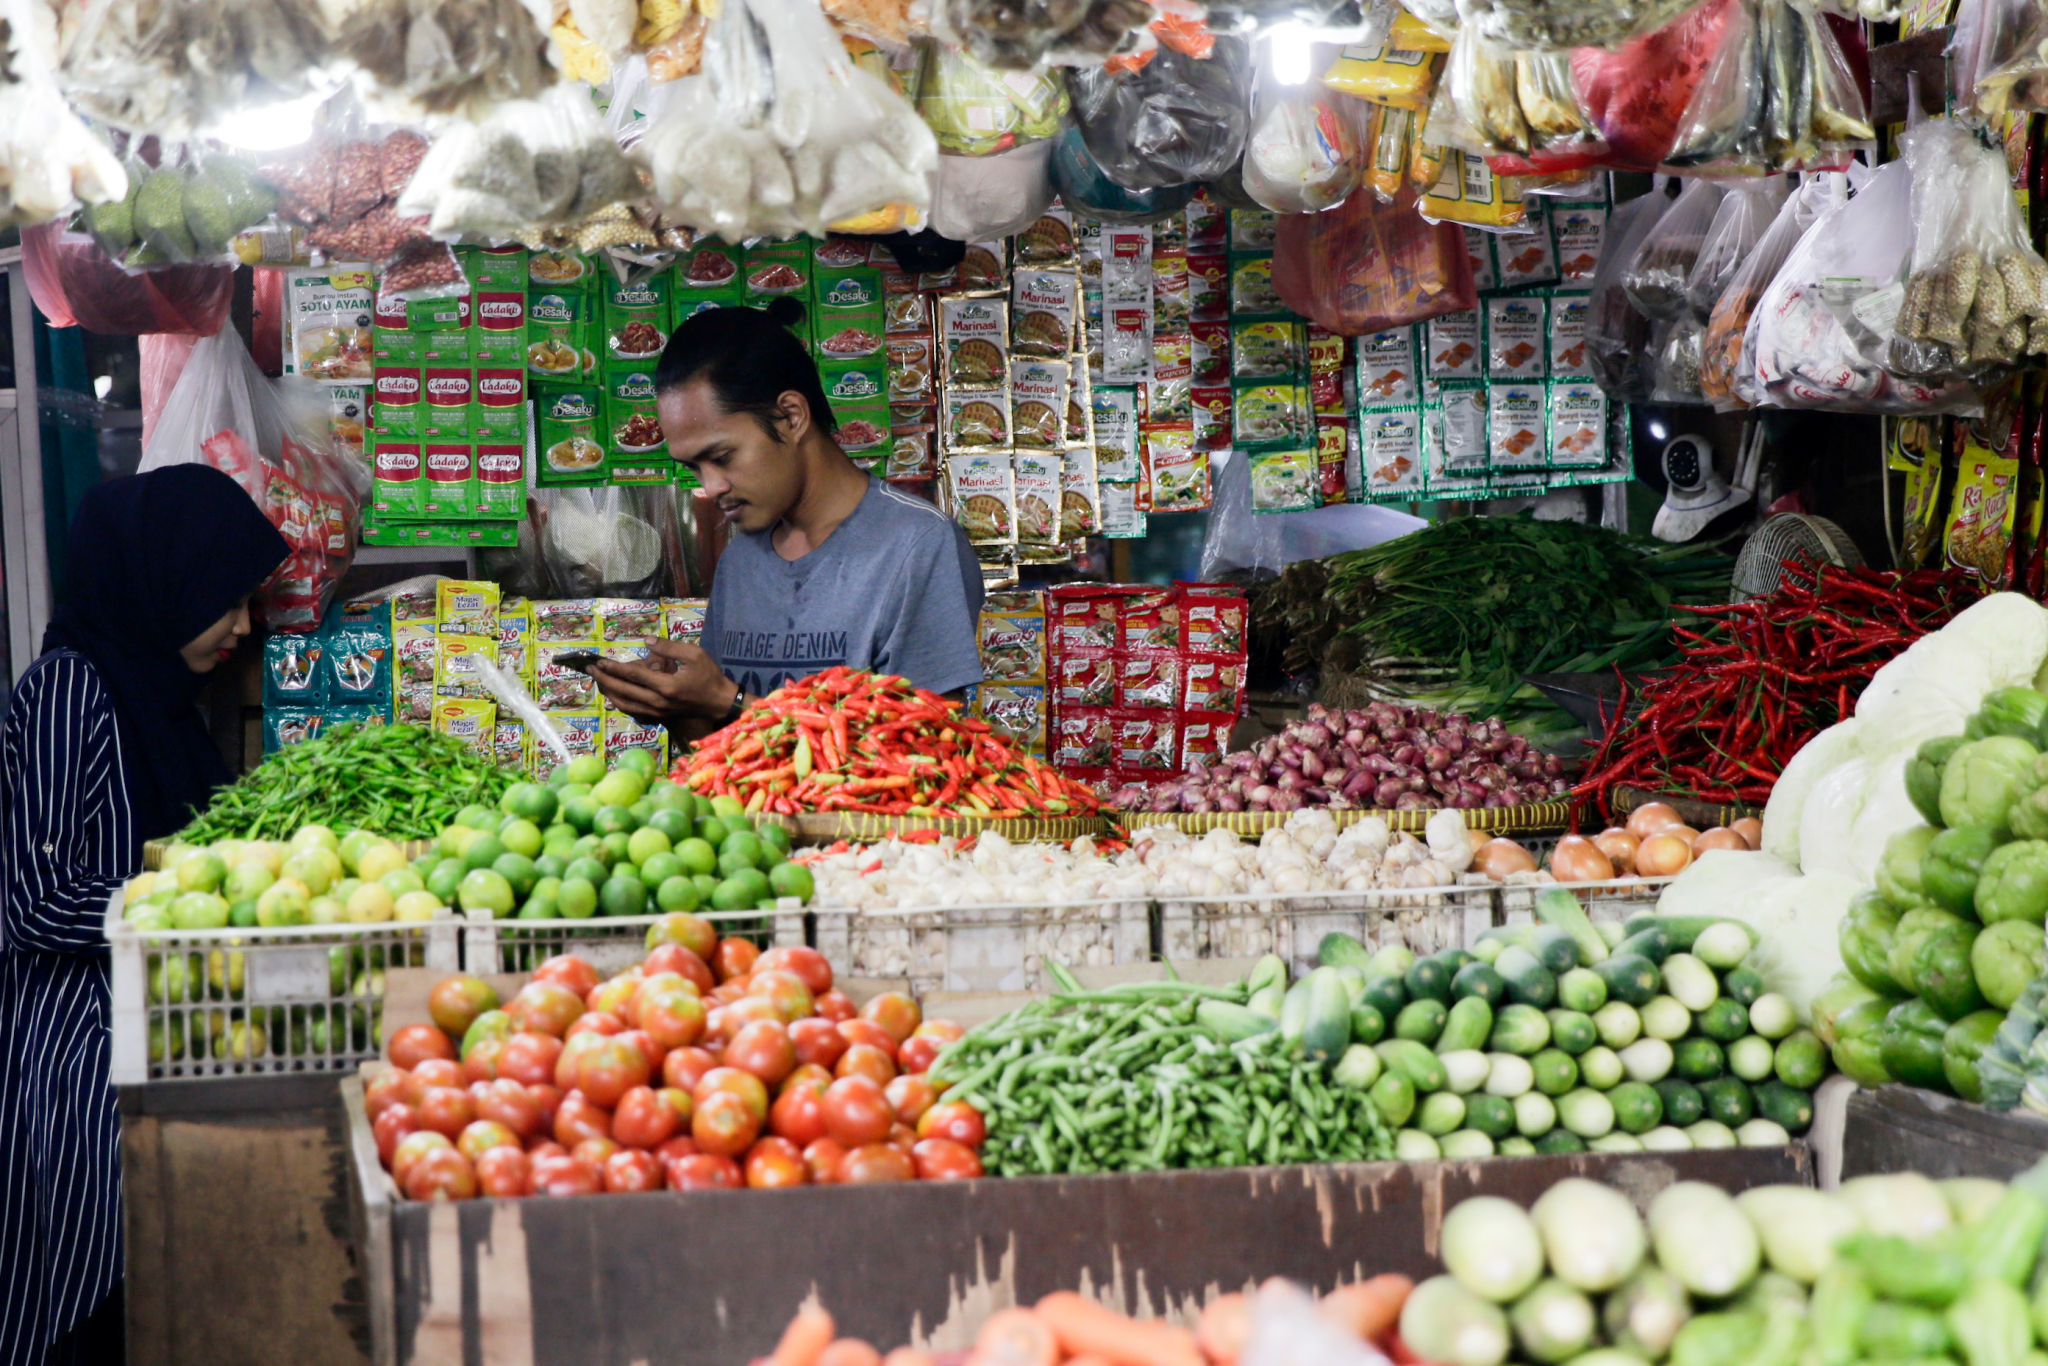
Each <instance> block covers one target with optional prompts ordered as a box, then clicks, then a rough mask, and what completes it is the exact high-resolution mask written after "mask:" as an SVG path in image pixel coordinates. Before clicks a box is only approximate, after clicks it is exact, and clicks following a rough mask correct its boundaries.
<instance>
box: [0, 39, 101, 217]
mask: <svg viewBox="0 0 2048 1366" xmlns="http://www.w3.org/2000/svg"><path fill="white" fill-rule="evenodd" d="M31 11H33V13H31ZM75 17H76V16H74V18H75ZM95 17H99V16H95ZM0 18H5V19H6V21H7V42H6V58H7V60H6V62H5V68H6V70H5V76H4V79H0V166H5V167H6V169H7V173H6V175H5V177H4V178H0V226H12V225H16V224H29V223H47V222H49V221H51V220H52V219H56V218H59V217H62V216H63V215H65V214H67V213H70V212H71V211H72V210H73V209H75V208H77V207H78V206H79V205H80V204H81V203H84V204H101V203H108V202H119V201H120V200H121V198H122V197H123V196H124V195H125V194H126V193H127V191H128V178H127V175H126V173H125V171H124V170H123V168H122V166H121V163H120V162H119V161H118V160H116V159H115V157H114V155H113V153H112V152H110V151H108V150H107V148H106V146H105V144H103V143H102V142H101V141H100V139H99V137H98V135H97V134H95V133H93V132H92V131H91V130H90V129H88V128H87V127H86V126H85V124H84V123H83V122H82V121H81V120H80V119H79V117H78V115H76V114H74V113H72V112H71V106H70V105H68V104H67V103H66V102H65V96H64V93H63V92H62V91H61V90H60V89H59V88H58V86H57V81H56V73H55V68H56V62H57V52H56V39H57V25H56V22H55V19H54V16H52V15H50V14H47V13H44V12H43V7H42V6H41V5H40V4H36V5H31V4H30V3H28V0H12V3H10V4H9V5H8V6H7V8H6V10H5V11H4V12H0Z"/></svg>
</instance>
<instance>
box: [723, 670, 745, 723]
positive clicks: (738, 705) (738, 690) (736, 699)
mask: <svg viewBox="0 0 2048 1366" xmlns="http://www.w3.org/2000/svg"><path fill="white" fill-rule="evenodd" d="M726 681H727V682H728V683H731V682H732V680H731V679H727V680H726ZM746 709H747V690H746V689H745V688H742V687H741V686H740V685H739V684H737V683H733V685H732V705H731V706H729V707H727V708H726V709H725V719H723V720H722V721H720V722H719V723H718V724H719V725H720V726H729V725H731V724H732V723H733V722H735V721H737V720H739V719H740V714H741V713H742V712H744V711H745V710H746Z"/></svg>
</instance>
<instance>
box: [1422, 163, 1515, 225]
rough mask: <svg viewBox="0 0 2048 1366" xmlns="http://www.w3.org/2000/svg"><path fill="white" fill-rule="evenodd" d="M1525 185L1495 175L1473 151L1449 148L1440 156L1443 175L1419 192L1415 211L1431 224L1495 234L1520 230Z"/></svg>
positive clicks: (1513, 178) (1510, 178) (1512, 179)
mask: <svg viewBox="0 0 2048 1366" xmlns="http://www.w3.org/2000/svg"><path fill="white" fill-rule="evenodd" d="M1529 183H1530V182H1529V181H1528V180H1527V179H1525V178H1523V177H1519V176H1497V175H1495V174H1494V173H1493V168H1492V167H1490V166H1488V165H1487V164H1486V158H1485V157H1483V156H1481V155H1479V153H1477V152H1468V151H1465V150H1463V149H1462V148H1455V147H1454V148H1449V149H1446V150H1445V153H1444V168H1443V173H1442V174H1441V175H1439V176H1438V177H1437V178H1436V183H1435V184H1433V185H1431V186H1430V187H1429V189H1428V190H1427V191H1425V192H1424V193H1423V196H1422V202H1421V204H1420V205H1418V206H1417V208H1418V210H1419V211H1420V212H1421V214H1422V216H1423V217H1424V218H1427V219H1429V220H1430V221H1431V222H1435V223H1464V224H1466V225H1468V226H1470V227H1475V228H1486V229H1489V230H1491V231H1494V232H1499V231H1501V230H1502V229H1505V228H1514V227H1520V226H1521V224H1522V222H1523V220H1524V219H1526V218H1527V217H1528V211H1527V209H1526V207H1525V206H1524V205H1523V203H1522V196H1523V194H1525V193H1526V192H1527V190H1528V186H1529Z"/></svg>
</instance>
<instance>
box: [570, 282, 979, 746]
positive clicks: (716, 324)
mask: <svg viewBox="0 0 2048 1366" xmlns="http://www.w3.org/2000/svg"><path fill="white" fill-rule="evenodd" d="M801 317H802V309H801V306H800V305H797V304H795V302H794V301H793V300H786V299H781V300H777V301H776V303H775V304H774V305H772V306H771V307H769V308H768V309H766V310H762V309H752V308H721V309H710V310H707V311H705V312H703V313H699V314H697V315H695V316H694V317H692V318H690V319H689V320H688V321H686V322H684V323H683V325H682V326H680V327H678V328H677V329H676V330H675V334H674V335H673V336H671V337H670V338H669V342H668V346H667V348H666V349H665V350H664V351H663V352H662V356H661V364H660V366H659V368H658V369H657V370H656V371H655V390H656V403H657V411H658V413H659V416H660V419H661V428H662V434H663V435H664V436H665V437H667V439H668V448H669V454H671V455H672V456H674V457H675V458H676V459H677V460H680V461H681V462H683V463H684V464H685V465H688V466H689V467H690V468H691V469H692V470H694V471H695V472H696V475H697V478H698V481H699V482H700V483H701V484H702V485H703V487H704V495H705V496H707V497H710V498H713V499H716V500H717V502H718V506H719V509H720V510H721V511H722V512H724V513H725V516H726V520H727V521H728V522H729V523H731V525H732V530H733V537H732V540H731V542H730V543H729V544H728V545H727V546H726V548H725V553H724V554H723V555H722V556H720V557H719V561H718V573H717V575H716V576H715V577H714V579H713V581H712V585H711V605H710V607H709V609H708V610H707V611H706V613H705V617H704V637H703V645H702V647H701V648H700V647H699V646H696V645H690V644H686V643H683V642H680V641H657V642H655V643H654V646H653V649H654V652H655V654H656V655H657V656H658V658H657V659H655V660H654V661H651V662H650V663H648V664H626V663H620V662H618V661H614V660H604V661H601V662H599V663H597V664H594V665H592V667H591V672H592V676H593V677H594V678H596V679H597V683H598V686H599V687H600V688H602V689H603V690H604V693H605V696H606V697H607V698H609V699H610V700H611V702H612V705H614V706H616V707H618V708H619V709H620V710H621V711H624V712H626V713H627V714H629V715H631V716H633V717H635V718H637V719H639V720H642V721H660V722H663V723H665V724H667V725H668V726H669V727H670V728H671V729H672V730H675V731H677V732H679V735H680V738H683V739H694V738H696V737H697V736H699V735H702V734H705V733H707V732H708V731H711V730H714V729H716V728H718V727H719V726H723V725H726V724H728V723H729V722H731V721H732V720H733V719H734V718H735V717H737V716H738V715H739V713H740V710H741V709H742V708H743V707H744V706H745V705H746V704H747V702H748V701H749V700H750V699H752V698H756V697H759V696H761V695H762V694H764V693H767V692H771V691H773V690H774V689H775V688H777V687H779V686H781V685H782V684H783V683H785V682H788V681H789V680H790V679H793V678H802V677H805V676H806V675H809V674H814V673H817V672H818V671H820V670H822V669H829V668H831V667H833V666H834V665H837V664H845V665H849V666H851V667H853V668H857V669H875V670H879V671H881V672H885V673H894V674H902V675H903V676H904V677H906V678H908V679H909V680H910V681H911V682H912V683H914V684H916V685H917V686H919V687H922V688H929V689H931V690H932V691H933V692H939V693H957V692H959V691H960V690H961V689H963V688H966V687H968V686H970V685H971V684H975V683H979V682H980V681H981V660H980V656H979V653H978V651H977V650H976V646H975V616H976V614H977V613H978V612H979V611H980V610H981V595H982V590H981V569H980V566H979V564H978V563H977V562H976V560H975V557H974V551H973V549H972V547H970V546H969V545H968V542H967V537H966V534H965V533H964V532H962V531H961V530H960V528H959V527H958V526H957V525H955V524H954V523H953V521H952V520H951V519H949V518H948V517H946V515H945V514H944V513H941V512H940V511H939V510H938V509H937V508H935V507H933V506H932V505H931V504H930V503H927V502H925V501H924V500H922V499H920V498H914V497H912V496H911V495H909V494H906V493H903V492H900V491H898V490H896V489H892V488H890V487H889V486H888V485H886V484H884V483H882V482H881V481H880V480H878V479H875V478H873V477H871V476H869V475H867V474H864V473H862V472H861V471H860V470H859V469H858V468H856V467H855V466H854V464H853V462H852V461H850V460H848V459H847V458H846V453H845V452H844V451H842V450H841V449H840V448H839V444H838V442H837V440H836V439H835V436H836V428H835V426H834V424H833V420H832V410H831V408H830V407H829V406H828V405H827V403H826V400H825V394H824V387H823V385H822V384H821V383H820V382H819V379H818V370H817V367H816V366H815V365H813V364H812V363H811V358H810V356H809V354H808V353H806V352H805V350H804V348H803V344H802V343H801V342H800V341H798V340H797V338H796V336H795V335H794V334H793V333H791V332H790V331H789V330H788V326H789V324H790V323H792V322H795V321H798V320H800V319H801Z"/></svg>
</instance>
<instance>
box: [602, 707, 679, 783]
mask: <svg viewBox="0 0 2048 1366" xmlns="http://www.w3.org/2000/svg"><path fill="white" fill-rule="evenodd" d="M603 744H604V761H605V765H606V766H607V767H610V766H613V765H616V764H617V763H618V762H619V756H620V755H622V754H624V753H625V752H626V751H627V750H629V749H644V750H646V751H647V752H648V753H650V754H652V755H653V756H654V766H655V771H656V772H657V773H660V772H666V771H667V769H668V728H667V727H666V726H659V725H655V726H649V725H643V724H642V723H640V722H638V721H635V720H634V719H633V718H632V717H630V716H628V715H626V714H625V713H624V712H616V711H608V712H606V713H605V715H604V738H603Z"/></svg>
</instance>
